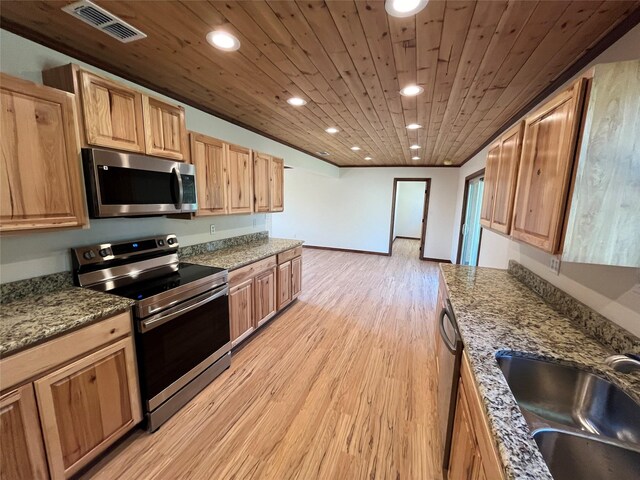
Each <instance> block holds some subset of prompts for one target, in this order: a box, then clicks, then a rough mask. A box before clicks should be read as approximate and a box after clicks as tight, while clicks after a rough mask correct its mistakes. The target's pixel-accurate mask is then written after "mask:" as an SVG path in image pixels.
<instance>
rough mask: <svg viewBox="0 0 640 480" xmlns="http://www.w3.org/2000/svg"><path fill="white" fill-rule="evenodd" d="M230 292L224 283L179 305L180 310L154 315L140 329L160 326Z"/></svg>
mask: <svg viewBox="0 0 640 480" xmlns="http://www.w3.org/2000/svg"><path fill="white" fill-rule="evenodd" d="M228 294H229V286H228V285H222V286H221V287H218V288H216V289H215V290H212V291H210V292H205V293H203V294H202V295H198V296H197V297H195V298H192V299H191V300H189V301H187V302H185V303H184V304H182V305H179V307H180V308H179V309H178V310H176V308H177V307H175V308H172V309H171V310H169V311H167V312H164V313H159V314H158V315H154V316H153V317H151V318H148V319H146V320H144V321H142V322H140V323H139V327H138V329H139V331H140V332H141V333H146V332H148V331H150V330H153V329H154V328H157V327H159V326H160V325H164V324H165V323H167V322H170V321H171V320H173V319H174V318H176V317H179V316H180V315H184V314H185V313H188V312H190V311H191V310H195V309H196V308H198V307H201V306H202V305H205V304H207V303H209V302H211V301H213V300H215V299H216V298H220V297H222V296H224V295H228Z"/></svg>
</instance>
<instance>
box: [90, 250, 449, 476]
mask: <svg viewBox="0 0 640 480" xmlns="http://www.w3.org/2000/svg"><path fill="white" fill-rule="evenodd" d="M303 256H304V277H303V290H302V294H301V296H300V298H299V299H298V301H297V302H295V303H294V304H293V305H292V306H291V307H290V308H289V309H288V310H286V311H285V312H283V313H282V314H281V315H279V316H278V317H276V318H275V319H274V320H273V321H272V322H270V323H269V324H268V325H267V326H266V328H264V329H262V331H261V332H260V333H258V334H257V336H256V337H255V338H254V339H253V340H252V341H250V343H249V344H248V345H246V346H245V347H244V348H242V349H241V350H240V351H239V352H237V353H235V354H234V355H233V357H232V366H231V368H230V369H229V370H227V371H226V372H225V373H223V374H222V375H221V376H220V377H219V378H217V379H216V380H215V381H214V382H213V383H212V384H211V385H209V386H208V387H207V388H206V389H205V390H204V391H203V392H202V393H201V394H200V395H198V396H197V397H196V398H195V399H194V400H193V401H192V402H191V403H189V404H188V405H187V406H186V407H185V408H183V409H182V410H181V411H180V412H179V413H178V414H177V415H175V416H174V417H173V418H172V419H171V420H170V421H169V422H168V423H167V424H165V425H164V426H163V427H161V428H160V430H159V431H158V432H156V433H154V434H152V435H150V434H147V433H146V432H143V431H142V430H139V431H136V432H135V433H134V434H133V435H131V436H130V437H129V438H128V439H127V440H126V441H125V442H123V443H122V444H121V445H119V446H118V448H117V449H115V450H114V451H112V452H111V453H110V454H109V455H108V456H107V457H105V458H104V459H103V460H102V461H100V463H98V464H97V465H95V466H94V467H93V468H92V469H91V470H90V471H89V472H87V474H86V475H85V478H96V479H109V480H111V479H116V478H117V479H187V478H188V479H216V480H217V479H232V478H233V479H277V480H284V479H301V480H312V479H323V480H324V479H349V480H356V479H365V478H367V479H412V480H414V479H415V480H428V479H436V480H437V479H440V478H441V475H440V460H439V458H437V457H436V453H435V451H436V448H435V446H436V444H435V442H436V441H437V430H436V425H437V422H436V418H435V382H436V378H435V366H434V363H433V339H434V315H433V305H434V303H435V299H436V296H437V287H438V285H437V282H438V268H437V264H435V263H430V262H424V261H420V260H418V258H417V241H412V240H401V239H399V240H396V242H395V245H394V254H393V257H382V256H376V255H365V254H356V253H342V252H334V251H325V250H310V249H305V250H304V254H303Z"/></svg>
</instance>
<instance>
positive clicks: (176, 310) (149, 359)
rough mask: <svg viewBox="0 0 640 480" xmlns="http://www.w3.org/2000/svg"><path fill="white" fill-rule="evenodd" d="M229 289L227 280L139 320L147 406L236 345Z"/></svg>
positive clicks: (151, 406) (164, 397)
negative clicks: (233, 343)
mask: <svg viewBox="0 0 640 480" xmlns="http://www.w3.org/2000/svg"><path fill="white" fill-rule="evenodd" d="M228 294H229V288H228V286H227V285H223V286H221V287H218V288H216V289H214V290H211V291H209V292H206V293H204V294H201V295H198V296H197V297H194V298H192V299H190V300H188V301H186V302H183V303H181V304H179V305H176V306H175V307H172V308H170V309H168V310H165V311H164V312H161V313H159V314H157V315H154V316H152V317H149V318H146V319H144V320H138V332H137V335H136V337H137V338H136V343H137V353H138V366H139V370H140V386H141V388H142V393H143V398H144V400H145V403H146V405H145V406H146V409H147V411H153V410H155V409H156V408H157V407H159V406H160V405H161V404H162V403H163V402H164V401H166V400H167V399H169V398H170V397H171V396H172V395H174V394H175V393H176V392H178V391H179V390H180V389H181V388H183V387H184V386H186V385H187V384H188V383H189V382H190V381H191V380H193V379H194V378H196V377H197V376H198V375H199V374H200V373H202V372H203V371H204V370H206V369H207V368H208V367H209V366H211V365H212V364H213V363H215V361H216V360H218V359H219V358H220V357H222V356H223V355H224V354H226V353H227V352H229V351H230V350H231V337H230V333H229V301H228Z"/></svg>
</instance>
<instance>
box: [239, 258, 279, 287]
mask: <svg viewBox="0 0 640 480" xmlns="http://www.w3.org/2000/svg"><path fill="white" fill-rule="evenodd" d="M275 266H276V256H275V255H272V256H270V257H267V258H265V259H263V260H259V261H257V262H254V263H250V264H249V265H246V266H244V267H242V268H238V269H237V270H234V271H232V272H230V273H229V286H230V287H233V286H235V285H237V284H239V283H242V282H244V281H245V280H247V279H248V278H252V277H255V276H256V275H258V274H260V273H262V272H264V271H266V270H269V269H271V268H273V267H275Z"/></svg>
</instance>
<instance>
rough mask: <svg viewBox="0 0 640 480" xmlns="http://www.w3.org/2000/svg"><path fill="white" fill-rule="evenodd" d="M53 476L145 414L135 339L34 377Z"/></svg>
mask: <svg viewBox="0 0 640 480" xmlns="http://www.w3.org/2000/svg"><path fill="white" fill-rule="evenodd" d="M34 385H35V389H36V393H37V395H38V405H39V408H40V413H41V422H42V427H43V433H44V440H45V445H46V449H47V453H48V458H49V468H50V471H51V477H52V478H54V479H55V478H67V477H69V476H71V475H73V474H74V473H76V472H77V471H78V470H79V469H80V468H82V467H83V466H85V465H86V464H87V463H88V462H89V461H90V460H91V459H93V458H95V456H96V455H97V454H98V453H100V452H102V451H103V450H104V449H106V448H107V447H108V446H109V445H110V444H111V443H113V441H114V440H115V439H116V438H118V437H119V436H121V435H122V434H123V433H124V432H125V431H127V430H129V429H130V428H131V427H132V426H133V425H135V424H136V423H138V422H139V421H140V420H141V414H140V400H139V395H138V385H137V376H136V367H135V357H134V350H133V341H132V340H131V338H130V337H128V338H124V339H122V340H119V341H117V342H116V343H114V344H112V345H109V346H107V347H105V348H103V349H101V350H98V351H97V352H94V353H92V354H90V355H88V356H86V357H84V358H82V359H80V360H78V361H76V362H74V363H72V364H71V365H68V366H66V367H64V368H61V369H60V370H57V371H55V372H53V373H51V374H49V375H47V376H45V377H44V378H41V379H40V380H36V381H35V382H34Z"/></svg>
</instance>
